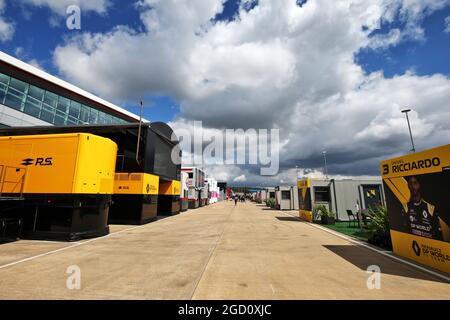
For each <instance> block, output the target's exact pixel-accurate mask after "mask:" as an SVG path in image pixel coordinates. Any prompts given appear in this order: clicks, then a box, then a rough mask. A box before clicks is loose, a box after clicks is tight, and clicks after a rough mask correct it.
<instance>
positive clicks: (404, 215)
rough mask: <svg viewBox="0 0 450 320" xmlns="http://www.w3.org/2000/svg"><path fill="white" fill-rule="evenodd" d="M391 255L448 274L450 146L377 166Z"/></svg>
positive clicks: (449, 270)
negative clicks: (387, 217)
mask: <svg viewBox="0 0 450 320" xmlns="http://www.w3.org/2000/svg"><path fill="white" fill-rule="evenodd" d="M380 170H381V175H382V178H383V184H384V190H385V193H386V204H387V209H388V214H389V223H390V229H391V231H390V232H391V238H392V246H393V250H394V253H395V254H397V255H399V256H403V257H405V258H408V259H411V260H414V261H417V262H419V263H421V264H424V265H428V266H430V267H433V268H436V269H438V270H441V271H444V272H446V273H450V227H449V226H450V145H446V146H442V147H438V148H433V149H429V150H425V151H422V152H417V153H412V154H409V155H406V156H403V157H398V158H394V159H390V160H385V161H382V162H381V163H380Z"/></svg>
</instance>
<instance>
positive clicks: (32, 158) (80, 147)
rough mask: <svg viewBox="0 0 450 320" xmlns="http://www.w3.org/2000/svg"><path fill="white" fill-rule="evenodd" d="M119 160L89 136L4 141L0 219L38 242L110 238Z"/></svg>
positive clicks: (110, 147) (0, 147)
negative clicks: (11, 223) (109, 215)
mask: <svg viewBox="0 0 450 320" xmlns="http://www.w3.org/2000/svg"><path fill="white" fill-rule="evenodd" d="M116 156H117V145H116V143H114V142H113V141H111V140H109V139H106V138H103V137H99V136H96V135H93V134H88V133H67V134H43V135H23V136H6V137H0V219H6V220H8V221H11V219H13V220H14V219H17V221H19V224H20V225H21V229H22V230H23V233H24V234H28V235H31V236H32V237H35V238H40V237H45V238H53V237H56V238H61V237H64V238H67V239H69V240H75V239H79V238H83V237H91V236H98V235H103V234H107V233H108V232H109V228H108V223H107V222H108V210H109V205H110V203H111V196H112V194H113V192H114V174H115V165H116Z"/></svg>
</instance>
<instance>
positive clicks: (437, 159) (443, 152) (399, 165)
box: [380, 144, 450, 179]
mask: <svg viewBox="0 0 450 320" xmlns="http://www.w3.org/2000/svg"><path fill="white" fill-rule="evenodd" d="M449 163H450V144H448V145H446V146H442V147H438V148H433V149H429V150H426V151H422V152H416V153H412V154H409V155H406V156H403V157H398V158H394V159H389V160H385V161H381V163H380V171H381V175H382V176H383V179H386V178H393V177H403V176H408V175H418V174H426V173H433V172H442V169H443V168H444V167H446V166H448V165H449Z"/></svg>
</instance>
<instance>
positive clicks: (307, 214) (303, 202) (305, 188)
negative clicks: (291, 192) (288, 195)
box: [297, 178, 313, 222]
mask: <svg viewBox="0 0 450 320" xmlns="http://www.w3.org/2000/svg"><path fill="white" fill-rule="evenodd" d="M297 188H298V206H299V217H300V219H303V220H306V221H309V222H312V220H313V214H312V203H311V181H310V180H309V179H308V178H307V179H302V180H297Z"/></svg>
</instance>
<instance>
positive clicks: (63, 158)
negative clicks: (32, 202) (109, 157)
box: [0, 134, 78, 193]
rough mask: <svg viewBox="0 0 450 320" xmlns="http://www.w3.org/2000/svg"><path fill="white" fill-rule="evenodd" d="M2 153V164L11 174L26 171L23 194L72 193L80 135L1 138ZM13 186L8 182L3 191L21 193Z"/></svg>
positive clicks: (0, 154) (0, 160)
mask: <svg viewBox="0 0 450 320" xmlns="http://www.w3.org/2000/svg"><path fill="white" fill-rule="evenodd" d="M0 151H1V152H0V165H3V166H4V167H5V168H6V167H8V168H9V169H8V170H9V171H10V172H11V171H12V170H16V169H19V170H25V171H26V178H25V183H24V186H23V192H24V193H71V192H72V183H73V177H74V170H75V162H76V159H77V151H78V136H77V135H74V134H70V135H39V136H38V135H36V136H18V137H2V138H0ZM5 170H6V169H5ZM10 177H11V176H10ZM16 178H19V177H16ZM11 186H12V185H11V184H7V183H5V184H4V188H3V190H2V192H5V193H8V192H10V191H11V192H19V191H18V190H17V188H13V189H10V188H11Z"/></svg>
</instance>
